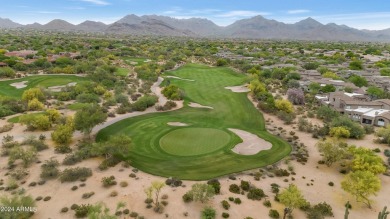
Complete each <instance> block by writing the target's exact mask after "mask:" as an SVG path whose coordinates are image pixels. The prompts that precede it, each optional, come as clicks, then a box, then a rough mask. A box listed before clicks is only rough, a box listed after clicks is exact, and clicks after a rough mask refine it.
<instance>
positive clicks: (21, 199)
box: [0, 194, 36, 219]
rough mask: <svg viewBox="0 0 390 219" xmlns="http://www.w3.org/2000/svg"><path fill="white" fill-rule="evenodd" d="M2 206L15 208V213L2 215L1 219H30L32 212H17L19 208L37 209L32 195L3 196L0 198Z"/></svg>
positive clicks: (3, 213) (10, 212)
mask: <svg viewBox="0 0 390 219" xmlns="http://www.w3.org/2000/svg"><path fill="white" fill-rule="evenodd" d="M0 204H1V206H6V207H9V208H14V209H15V211H7V212H4V211H3V212H2V213H1V218H3V219H15V218H23V219H24V218H30V216H31V215H30V214H31V213H30V212H28V211H23V210H22V211H20V210H19V211H17V210H16V209H17V208H20V207H26V208H34V207H36V204H35V201H34V199H33V198H32V197H31V196H30V195H18V194H15V195H12V196H7V195H2V196H0Z"/></svg>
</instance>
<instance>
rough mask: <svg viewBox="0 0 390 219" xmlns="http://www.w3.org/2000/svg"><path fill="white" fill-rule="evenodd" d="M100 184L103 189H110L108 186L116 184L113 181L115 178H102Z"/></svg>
mask: <svg viewBox="0 0 390 219" xmlns="http://www.w3.org/2000/svg"><path fill="white" fill-rule="evenodd" d="M102 184H103V186H104V187H110V186H113V185H116V184H117V182H116V181H115V176H110V177H103V178H102Z"/></svg>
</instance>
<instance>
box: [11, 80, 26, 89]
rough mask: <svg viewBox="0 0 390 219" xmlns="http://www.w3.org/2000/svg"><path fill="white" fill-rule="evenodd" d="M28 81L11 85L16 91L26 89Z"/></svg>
mask: <svg viewBox="0 0 390 219" xmlns="http://www.w3.org/2000/svg"><path fill="white" fill-rule="evenodd" d="M27 82H28V81H21V82H17V83H12V84H10V85H11V86H12V87H15V88H16V89H22V88H25V87H27V84H26V83H27Z"/></svg>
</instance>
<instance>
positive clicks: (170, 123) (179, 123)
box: [167, 122, 188, 126]
mask: <svg viewBox="0 0 390 219" xmlns="http://www.w3.org/2000/svg"><path fill="white" fill-rule="evenodd" d="M167 124H168V125H170V126H188V124H186V123H182V122H168V123H167Z"/></svg>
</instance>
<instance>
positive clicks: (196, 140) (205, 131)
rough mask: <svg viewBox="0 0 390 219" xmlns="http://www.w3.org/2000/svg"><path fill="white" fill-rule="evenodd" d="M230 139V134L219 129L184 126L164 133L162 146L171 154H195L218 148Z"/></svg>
mask: <svg viewBox="0 0 390 219" xmlns="http://www.w3.org/2000/svg"><path fill="white" fill-rule="evenodd" d="M229 141H230V135H229V134H228V133H226V132H224V131H221V130H218V129H211V128H182V129H177V130H174V131H172V132H169V133H168V134H166V135H164V136H163V137H162V138H161V139H160V146H161V148H162V149H163V150H164V151H165V152H167V153H169V154H173V155H179V156H194V155H200V154H207V153H210V152H213V151H215V150H218V149H220V148H222V147H225V146H226V145H227V144H228V143H229Z"/></svg>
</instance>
